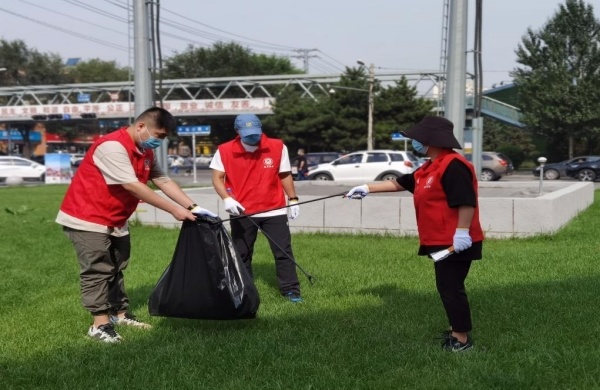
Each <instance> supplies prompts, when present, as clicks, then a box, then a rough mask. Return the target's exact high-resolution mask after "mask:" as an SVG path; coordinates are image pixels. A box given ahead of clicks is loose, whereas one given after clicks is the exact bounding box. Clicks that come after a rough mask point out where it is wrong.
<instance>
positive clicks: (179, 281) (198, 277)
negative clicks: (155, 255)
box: [148, 216, 260, 320]
mask: <svg viewBox="0 0 600 390" xmlns="http://www.w3.org/2000/svg"><path fill="white" fill-rule="evenodd" d="M259 304H260V300H259V297H258V291H257V290H256V286H255V285H254V282H253V281H252V278H251V276H250V275H249V274H248V271H247V270H246V268H245V266H244V264H243V262H242V260H241V259H240V257H239V255H238V254H237V252H236V251H235V249H234V247H233V244H232V242H231V236H230V235H229V232H228V231H227V229H225V227H224V226H223V224H222V223H221V220H220V218H218V217H217V218H213V217H209V216H198V218H197V220H196V221H195V222H193V221H184V222H183V225H182V226H181V231H180V233H179V239H178V241H177V246H176V248H175V253H174V254H173V259H172V260H171V263H170V264H169V266H168V267H167V269H166V270H165V271H164V273H163V274H162V276H161V277H160V279H159V280H158V283H157V284H156V286H155V287H154V290H153V291H152V294H151V295H150V299H149V302H148V310H149V312H150V315H153V316H162V317H179V318H196V319H214V320H233V319H241V318H254V317H256V313H257V311H258V306H259Z"/></svg>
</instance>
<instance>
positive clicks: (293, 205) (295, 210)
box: [290, 200, 300, 219]
mask: <svg viewBox="0 0 600 390" xmlns="http://www.w3.org/2000/svg"><path fill="white" fill-rule="evenodd" d="M299 215H300V206H298V201H297V200H292V201H291V202H290V218H291V219H296V218H298V216H299Z"/></svg>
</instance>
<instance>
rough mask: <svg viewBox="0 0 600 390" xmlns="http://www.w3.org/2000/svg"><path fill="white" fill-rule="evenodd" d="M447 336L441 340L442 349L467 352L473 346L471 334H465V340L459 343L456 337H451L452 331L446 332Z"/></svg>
mask: <svg viewBox="0 0 600 390" xmlns="http://www.w3.org/2000/svg"><path fill="white" fill-rule="evenodd" d="M447 334H448V338H446V339H445V340H444V341H442V349H443V350H445V351H448V352H467V351H469V350H471V349H472V348H473V340H472V339H471V336H467V341H466V342H465V343H461V342H460V341H458V339H457V338H456V337H452V332H449V333H447Z"/></svg>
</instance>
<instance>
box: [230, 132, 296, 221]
mask: <svg viewBox="0 0 600 390" xmlns="http://www.w3.org/2000/svg"><path fill="white" fill-rule="evenodd" d="M282 152H283V141H281V140H280V139H276V138H268V137H267V136H265V135H264V134H263V135H262V137H261V139H260V143H259V144H258V149H256V150H255V151H254V152H247V151H246V150H245V149H244V147H243V146H242V142H241V140H240V137H239V136H238V137H236V138H235V139H234V140H232V141H229V142H226V143H224V144H222V145H220V146H219V154H220V155H221V161H222V162H223V166H224V167H225V187H226V188H227V191H228V192H229V195H230V196H231V197H233V198H234V199H235V200H237V201H238V202H240V204H241V205H242V206H244V207H245V208H246V211H245V213H246V214H251V213H256V212H260V211H266V210H271V209H275V208H278V207H283V206H285V205H286V202H285V192H284V191H283V186H282V185H281V180H280V179H279V166H280V165H281V153H282Z"/></svg>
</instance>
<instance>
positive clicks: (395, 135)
mask: <svg viewBox="0 0 600 390" xmlns="http://www.w3.org/2000/svg"><path fill="white" fill-rule="evenodd" d="M407 139H408V138H406V137H405V136H403V135H402V134H400V133H392V141H406V140H407Z"/></svg>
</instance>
